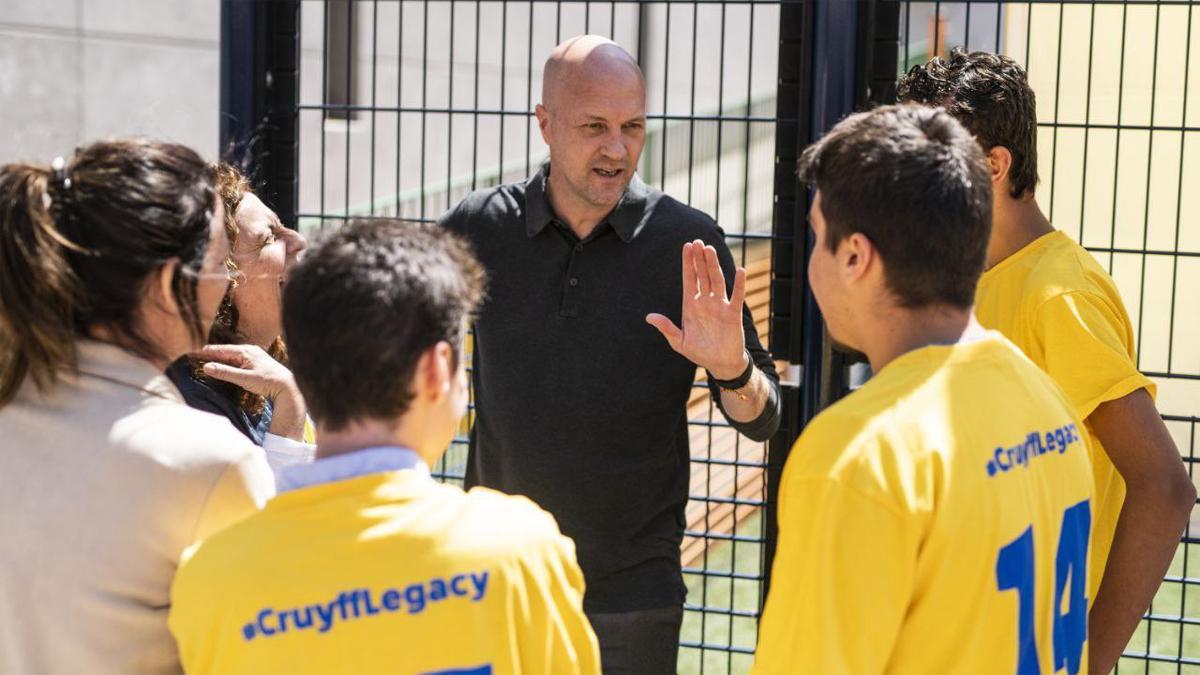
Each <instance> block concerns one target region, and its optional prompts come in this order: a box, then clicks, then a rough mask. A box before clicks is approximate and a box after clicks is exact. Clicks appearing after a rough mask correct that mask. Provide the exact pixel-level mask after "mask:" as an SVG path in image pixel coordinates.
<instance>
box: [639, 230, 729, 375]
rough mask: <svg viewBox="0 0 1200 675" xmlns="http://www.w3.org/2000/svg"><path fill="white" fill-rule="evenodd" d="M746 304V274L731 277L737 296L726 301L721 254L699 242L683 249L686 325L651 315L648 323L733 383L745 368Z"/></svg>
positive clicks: (687, 354)
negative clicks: (744, 318) (744, 312)
mask: <svg viewBox="0 0 1200 675" xmlns="http://www.w3.org/2000/svg"><path fill="white" fill-rule="evenodd" d="M745 301H746V270H744V269H742V268H740V267H739V268H738V270H737V272H736V274H735V275H734V278H733V297H730V298H726V288H725V275H723V274H722V273H721V264H720V262H718V260H717V250H716V249H714V248H713V247H712V246H705V245H704V242H702V241H700V240H699V239H697V240H696V241H693V242H689V243H687V244H684V245H683V317H682V322H681V323H682V324H683V326H682V327H680V326H676V325H675V324H674V323H673V322H672V321H671V320H670V319H668V318H667V317H665V316H663V315H662V314H648V315H647V316H646V323H649V324H650V325H652V326H654V327H655V328H657V329H658V331H659V332H660V333H662V334H663V337H665V338H666V339H667V343H668V344H670V345H671V348H672V349H674V350H675V351H677V352H679V353H680V354H682V355H683V356H684V357H686V358H687V359H688V360H690V361H691V362H692V363H695V364H696V365H698V366H700V367H702V368H706V369H707V370H708V371H709V372H710V373H712V374H713V376H714V377H717V378H718V379H726V380H731V379H734V378H736V377H737V376H738V375H739V374H741V372H742V370H743V369H745V367H746V357H745V353H746V336H745V333H743V331H742V306H743V305H744V304H745Z"/></svg>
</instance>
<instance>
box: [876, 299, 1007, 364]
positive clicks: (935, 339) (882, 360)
mask: <svg viewBox="0 0 1200 675" xmlns="http://www.w3.org/2000/svg"><path fill="white" fill-rule="evenodd" d="M888 314H890V316H886V317H884V316H881V317H879V318H880V321H878V322H877V325H876V327H875V336H874V340H872V342H873V344H870V345H868V346H867V349H866V350H865V352H866V354H867V359H868V360H869V361H870V363H871V370H872V371H874V372H876V373H878V372H879V371H881V370H883V369H884V367H886V366H887V365H888V364H889V363H891V362H892V361H894V360H896V359H897V358H899V357H901V356H903V355H904V354H907V353H908V352H911V351H913V350H916V349H921V348H922V347H929V346H933V345H952V344H957V343H960V342H970V341H973V340H977V339H979V338H981V337H983V335H984V334H985V332H986V331H985V330H984V328H983V326H981V325H979V322H978V321H976V320H975V313H974V311H972V309H970V308H966V309H963V308H959V307H952V306H949V305H935V306H930V307H923V308H920V309H904V308H899V307H896V308H894V310H893V311H892V312H889V313H888Z"/></svg>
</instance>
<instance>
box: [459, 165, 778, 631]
mask: <svg viewBox="0 0 1200 675" xmlns="http://www.w3.org/2000/svg"><path fill="white" fill-rule="evenodd" d="M548 172H549V169H548V168H543V169H542V171H541V172H539V173H538V174H537V175H536V176H534V177H533V178H530V179H529V180H528V181H526V182H524V183H514V184H511V185H503V186H500V187H497V188H492V189H488V190H481V191H478V192H475V193H472V194H471V195H469V196H468V197H467V198H466V199H465V200H463V201H462V203H460V204H459V205H458V206H457V207H455V208H454V209H452V210H451V211H450V212H449V213H447V214H446V215H445V216H443V217H442V219H441V223H442V224H443V225H444V226H445V227H447V228H449V229H450V230H453V231H455V232H459V233H461V234H463V235H465V236H467V237H468V238H469V239H470V240H471V241H472V242H473V244H474V247H475V251H476V253H477V255H478V256H479V258H480V260H481V261H482V262H483V264H484V266H485V267H486V268H487V271H488V299H487V300H486V301H485V303H484V306H483V308H482V310H481V312H480V315H479V318H478V319H477V320H476V322H475V356H474V372H473V375H472V377H473V384H474V389H475V405H476V418H475V425H474V427H473V428H472V430H471V447H470V454H469V459H468V465H467V485H468V486H473V485H484V486H487V487H491V488H495V489H497V490H501V491H504V492H507V493H510V494H518V495H525V496H527V497H529V498H530V499H532V500H533V501H535V502H537V503H538V504H539V505H540V506H542V507H543V508H545V509H546V510H547V511H549V512H550V513H552V514H553V515H554V516H555V518H556V519H557V520H558V524H559V527H560V528H561V529H562V531H563V533H564V534H566V535H567V536H569V537H571V538H572V539H574V540H575V547H576V550H577V553H578V558H579V564H580V567H581V568H582V569H583V573H584V577H585V578H586V581H587V593H586V597H585V599H584V608H585V609H586V611H588V612H623V611H634V610H639V609H653V608H659V607H666V606H671V605H677V604H679V603H681V602H682V601H683V599H684V595H685V589H684V586H683V581H682V578H681V574H680V561H679V546H680V543H681V541H682V538H683V530H684V507H685V505H686V503H687V496H688V478H689V450H688V426H687V411H686V405H687V400H688V396H689V394H690V392H691V389H692V381H693V378H694V376H695V372H696V366H695V365H694V364H692V363H691V362H689V361H688V360H687V359H685V358H683V357H682V356H680V355H678V354H676V353H675V352H674V351H673V350H672V349H671V347H670V346H669V345H668V344H667V341H666V340H665V339H664V338H663V337H662V335H660V334H659V332H658V331H657V330H656V329H655V328H654V327H653V326H651V325H649V324H647V323H646V321H645V317H646V315H647V314H649V313H651V312H658V313H660V314H664V315H666V316H668V317H670V318H671V320H672V321H674V322H675V323H676V325H679V323H680V313H681V307H680V302H681V297H682V294H683V292H682V287H681V285H682V281H681V276H682V274H681V269H680V267H681V264H682V263H681V255H682V248H683V244H684V243H686V242H688V241H692V240H695V239H701V240H703V241H704V242H706V243H708V244H711V245H712V246H714V247H716V249H717V253H718V256H719V258H720V262H721V267H722V268H723V270H724V272H725V277H726V280H727V281H726V284H727V285H728V286H729V287H730V288H732V285H733V281H732V280H733V273H734V263H733V258H732V256H731V255H730V253H729V248H728V247H727V246H726V245H725V241H724V238H723V234H722V232H721V229H720V228H719V227H717V224H716V223H715V222H713V220H712V219H711V218H709V217H708V216H707V215H705V214H703V213H701V212H700V211H697V210H695V209H693V208H691V207H689V206H686V205H684V204H681V203H679V202H678V201H676V200H674V199H672V198H671V197H669V196H667V195H665V194H663V193H661V192H659V191H657V190H655V189H653V188H650V187H648V186H647V185H645V184H644V183H642V182H641V180H640V179H639V178H637V177H635V178H634V180H633V182H632V183H631V184H630V186H629V188H628V189H627V191H626V194H625V196H624V198H623V199H622V201H621V203H620V204H619V205H618V206H617V208H616V209H614V211H613V212H612V214H610V215H609V217H608V218H607V220H606V221H605V222H603V223H601V224H600V225H599V226H598V227H597V228H596V229H595V230H594V231H593V232H592V234H591V235H589V236H588V237H587V239H584V240H582V241H581V240H580V239H579V238H578V237H576V236H575V234H574V233H572V232H571V230H570V228H569V227H567V226H566V225H565V224H563V223H562V222H560V221H559V220H558V218H557V217H556V216H555V215H554V212H553V211H552V210H551V208H550V204H549V202H548V200H547V199H546V194H545V181H546V176H547V175H548ZM743 326H744V330H745V332H746V344H747V347H748V348H749V350H750V353H751V355H752V357H753V359H754V361H755V363H756V364H757V366H758V367H759V368H760V369H762V370H763V371H764V372H765V373H766V374H767V375H769V376H770V380H771V382H772V387H771V397H770V400H769V402H768V404H767V406H766V409H765V410H764V412H763V414H762V415H761V416H760V417H759V418H758V419H756V420H754V421H752V422H749V423H744V424H743V423H734V426H735V427H736V428H737V429H738V430H739V431H741V432H742V433H743V434H745V435H746V436H748V437H750V438H752V439H754V440H765V439H767V438H769V437H770V436H771V435H772V434H774V433H775V430H776V429H777V428H778V426H779V390H778V388H779V377H778V375H777V374H776V372H775V367H774V365H773V363H772V361H771V358H770V356H769V355H768V354H767V352H766V350H764V349H763V348H762V345H761V343H760V342H759V340H758V335H757V332H756V330H755V328H754V322H753V319H752V318H751V316H750V311H749V309H745V310H744V316H743ZM713 392H714V397H715V398H716V399H717V400H718V401H719V400H720V397H719V396H717V395H716V394H717V390H716V389H715V388H713Z"/></svg>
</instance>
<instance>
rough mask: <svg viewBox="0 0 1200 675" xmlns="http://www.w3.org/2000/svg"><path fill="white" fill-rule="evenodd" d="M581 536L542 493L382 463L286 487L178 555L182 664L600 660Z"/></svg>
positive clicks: (364, 669) (563, 663)
mask: <svg viewBox="0 0 1200 675" xmlns="http://www.w3.org/2000/svg"><path fill="white" fill-rule="evenodd" d="M583 591H584V584H583V575H582V573H581V572H580V571H579V567H578V565H577V564H576V562H575V549H574V544H572V542H571V541H570V540H569V539H567V538H566V537H564V536H562V535H561V534H560V533H559V531H558V527H557V526H556V525H555V523H554V520H553V518H552V517H551V516H550V515H549V514H547V513H546V512H545V511H542V510H541V509H539V508H538V507H537V506H536V505H534V504H533V502H530V501H529V500H527V499H524V498H519V497H509V496H506V495H502V494H500V493H498V492H493V491H491V490H486V489H482V488H476V489H474V490H471V491H470V492H469V493H464V492H463V491H462V490H460V489H458V488H457V487H452V486H448V485H442V484H439V483H435V482H434V481H432V480H431V479H430V478H429V477H428V476H427V475H423V474H421V473H418V472H416V471H412V470H401V471H390V472H382V473H374V474H369V475H365V476H361V477H358V478H351V479H348V480H341V481H335V482H331V483H325V484H320V485H315V486H311V487H306V488H301V489H298V490H294V491H291V492H285V493H282V494H280V495H279V496H278V497H276V498H275V499H273V500H271V501H270V502H268V504H267V506H266V508H265V509H264V510H263V511H261V512H259V513H257V514H255V515H252V516H250V517H249V518H247V519H246V520H243V521H242V522H240V523H238V524H237V525H234V526H233V527H231V528H229V529H227V530H225V531H223V532H221V533H219V534H217V535H215V536H213V537H212V538H210V539H208V540H207V541H205V542H204V543H203V544H201V545H200V546H199V547H198V549H197V550H196V551H195V552H194V554H193V555H192V556H191V557H190V558H189V559H187V560H186V561H185V562H184V563H183V565H182V566H181V567H180V570H179V573H178V574H177V575H176V578H175V583H174V586H173V588H172V603H173V605H172V608H171V614H170V619H169V625H170V628H171V632H172V633H173V634H174V636H175V639H176V641H177V642H178V644H179V652H180V657H181V660H182V663H183V666H184V669H185V670H186V671H187V672H188V673H221V674H225V673H252V674H254V675H265V674H268V673H322V675H325V674H329V673H355V674H358V673H428V674H432V673H440V672H446V671H449V672H456V673H458V672H462V673H472V674H477V675H484V674H488V675H507V674H510V673H512V674H515V673H568V674H569V673H583V674H589V673H599V672H600V657H599V650H598V647H597V643H596V637H595V635H594V634H593V632H592V629H591V626H590V625H589V624H588V621H587V618H586V617H585V616H584V614H583Z"/></svg>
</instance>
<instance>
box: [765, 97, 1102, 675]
mask: <svg viewBox="0 0 1200 675" xmlns="http://www.w3.org/2000/svg"><path fill="white" fill-rule="evenodd" d="M800 171H801V177H802V179H803V180H805V181H807V182H809V183H811V184H812V185H813V186H814V187H815V190H816V194H815V197H814V200H813V204H812V209H811V213H810V220H811V224H812V229H813V232H814V235H815V241H814V243H813V247H812V256H811V259H810V262H809V268H808V275H809V281H810V283H811V288H812V290H813V294H814V295H815V296H816V300H817V302H818V304H819V305H820V307H821V311H822V313H823V314H824V317H825V321H826V323H827V326H828V329H829V333H830V335H831V336H832V337H833V339H834V340H836V341H837V342H839V343H841V344H843V345H845V346H847V347H850V348H853V349H855V350H858V351H860V352H862V353H864V354H866V355H867V357H868V359H869V360H870V363H871V366H872V368H873V369H874V372H875V373H876V375H875V377H874V378H872V379H871V380H870V381H869V382H867V383H866V384H865V385H864V386H863V387H862V388H860V389H859V390H858V391H856V392H854V393H852V394H850V395H849V396H847V397H846V398H845V399H843V400H841V401H839V402H838V403H836V404H834V405H833V406H831V407H829V408H828V409H827V410H825V411H824V412H822V413H821V414H820V415H818V416H817V417H816V418H815V419H814V420H813V421H812V422H811V423H810V424H809V425H808V427H807V428H806V429H805V430H804V433H803V434H802V435H801V437H800V438H799V440H797V442H796V445H795V447H794V448H793V450H792V452H791V454H790V455H789V457H788V460H787V465H786V467H785V468H784V473H783V477H782V481H781V489H780V494H779V548H778V551H777V553H776V556H775V561H774V567H773V572H772V576H771V590H770V594H769V595H768V597H767V603H766V609H765V611H764V614H763V619H762V626H761V629H760V637H759V645H758V652H757V658H756V662H755V667H754V672H755V673H759V674H767V673H777V674H781V675H782V674H784V673H787V674H791V673H821V674H822V675H838V674H841V673H848V674H855V675H858V674H865V673H882V672H889V673H1002V672H1010V673H1011V672H1017V673H1021V674H1028V673H1037V672H1043V673H1053V672H1056V671H1060V670H1063V671H1066V672H1068V673H1072V674H1074V673H1080V672H1083V671H1084V669H1085V668H1086V665H1087V651H1086V649H1085V643H1086V641H1087V609H1088V595H1087V570H1088V540H1089V532H1090V529H1091V494H1092V486H1091V478H1090V476H1091V472H1090V466H1089V462H1088V455H1087V447H1086V441H1085V440H1084V438H1083V435H1082V433H1081V422H1080V420H1079V418H1078V417H1076V415H1075V414H1074V413H1073V411H1072V410H1071V407H1070V404H1069V402H1068V401H1067V400H1066V398H1065V397H1064V396H1063V395H1062V393H1061V392H1060V391H1059V389H1058V388H1057V387H1056V386H1055V385H1054V383H1053V382H1052V381H1051V380H1050V378H1049V377H1048V376H1047V375H1046V374H1045V373H1043V372H1041V371H1040V370H1039V369H1038V368H1037V367H1036V366H1035V365H1034V364H1032V363H1031V362H1030V361H1029V360H1028V359H1027V358H1025V357H1024V356H1023V355H1022V354H1021V353H1020V351H1019V350H1018V349H1017V348H1016V347H1015V346H1013V345H1012V344H1011V343H1010V342H1009V341H1008V340H1006V339H1004V337H1003V336H1001V335H999V334H998V333H995V332H992V331H987V330H985V329H983V328H982V327H981V326H980V325H979V324H978V323H977V322H976V321H975V318H974V315H973V313H972V310H971V304H972V300H973V297H974V292H975V284H976V281H977V280H978V278H979V275H980V273H982V271H983V264H984V258H985V253H986V249H987V241H988V233H989V230H990V226H991V199H992V197H991V185H990V181H989V180H988V173H987V164H986V162H985V159H984V155H983V153H982V151H981V150H980V148H979V146H978V145H977V144H976V143H975V141H974V139H972V137H971V135H970V134H969V133H968V132H967V131H966V130H965V129H963V128H962V126H961V125H959V124H958V123H957V122H955V121H954V119H953V118H951V117H950V116H949V115H947V114H946V113H945V112H943V111H940V110H934V109H931V108H925V107H919V106H890V107H885V108H879V109H876V110H874V111H871V112H869V113H862V114H859V115H854V116H851V117H850V118H847V119H846V120H844V121H843V122H841V123H840V124H838V125H837V126H836V127H834V129H833V130H832V131H830V132H829V134H827V135H826V136H825V137H824V138H823V139H822V140H820V141H819V142H818V143H817V144H815V145H814V146H813V147H811V148H810V149H809V150H808V151H806V152H805V154H804V156H803V158H802V159H801V161H800Z"/></svg>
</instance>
